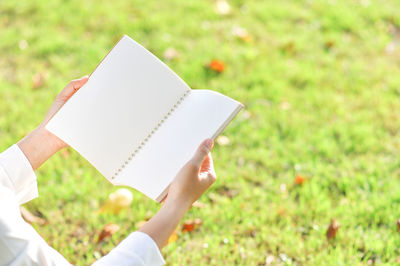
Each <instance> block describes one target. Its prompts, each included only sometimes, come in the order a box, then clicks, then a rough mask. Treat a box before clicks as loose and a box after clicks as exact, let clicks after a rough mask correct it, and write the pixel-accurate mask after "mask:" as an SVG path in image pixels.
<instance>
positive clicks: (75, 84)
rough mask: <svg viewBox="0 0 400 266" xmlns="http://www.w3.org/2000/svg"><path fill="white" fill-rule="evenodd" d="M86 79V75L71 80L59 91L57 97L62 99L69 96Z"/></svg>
mask: <svg viewBox="0 0 400 266" xmlns="http://www.w3.org/2000/svg"><path fill="white" fill-rule="evenodd" d="M88 79H89V77H88V76H84V77H82V78H80V79H75V80H72V81H71V82H70V83H68V85H67V86H65V88H64V89H63V90H62V91H61V92H60V94H59V97H60V98H62V99H69V97H71V96H72V95H73V94H74V93H75V92H76V91H77V90H79V89H80V88H81V87H82V86H83V85H84V84H85V83H86V82H87V81H88Z"/></svg>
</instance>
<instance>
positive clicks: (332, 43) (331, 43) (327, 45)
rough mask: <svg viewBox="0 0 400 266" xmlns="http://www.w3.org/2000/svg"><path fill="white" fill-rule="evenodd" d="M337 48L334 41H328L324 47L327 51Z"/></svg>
mask: <svg viewBox="0 0 400 266" xmlns="http://www.w3.org/2000/svg"><path fill="white" fill-rule="evenodd" d="M334 46H335V42H334V41H331V40H329V41H326V42H325V44H324V47H325V49H326V50H331V49H332V48H333V47H334Z"/></svg>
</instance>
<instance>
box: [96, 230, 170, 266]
mask: <svg viewBox="0 0 400 266" xmlns="http://www.w3.org/2000/svg"><path fill="white" fill-rule="evenodd" d="M164 264H165V261H164V259H163V257H162V255H161V253H160V250H159V249H158V247H157V245H156V243H155V242H154V240H153V239H152V238H151V237H150V236H149V235H147V234H145V233H142V232H138V231H137V232H133V233H131V234H130V235H129V236H128V237H127V238H125V239H124V240H123V241H122V242H121V243H119V245H118V246H117V247H115V248H114V249H113V250H111V252H110V253H108V254H107V255H106V256H104V257H103V258H101V259H99V260H98V261H96V262H95V263H94V264H93V265H94V266H103V265H140V266H142V265H143V266H144V265H146V266H147V265H149V266H150V265H151V266H158V265H164Z"/></svg>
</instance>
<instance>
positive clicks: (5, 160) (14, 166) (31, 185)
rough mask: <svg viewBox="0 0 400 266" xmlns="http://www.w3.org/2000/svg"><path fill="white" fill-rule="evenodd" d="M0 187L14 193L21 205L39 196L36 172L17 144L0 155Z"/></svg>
mask: <svg viewBox="0 0 400 266" xmlns="http://www.w3.org/2000/svg"><path fill="white" fill-rule="evenodd" d="M0 185H1V186H3V187H6V188H8V189H10V190H11V191H12V192H14V194H15V196H16V198H17V201H18V203H19V204H23V203H25V202H28V201H30V200H32V199H34V198H36V197H37V196H38V189H37V182H36V175H35V172H34V171H33V169H32V166H31V164H30V162H29V161H28V159H27V158H26V156H25V154H24V153H23V152H22V151H21V149H20V148H19V147H18V145H17V144H14V145H13V146H11V147H10V148H8V149H7V150H6V151H4V152H2V153H0Z"/></svg>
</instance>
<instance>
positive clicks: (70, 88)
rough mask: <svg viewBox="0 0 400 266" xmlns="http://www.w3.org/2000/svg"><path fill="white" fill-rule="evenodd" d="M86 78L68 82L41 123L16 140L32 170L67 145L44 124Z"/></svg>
mask: <svg viewBox="0 0 400 266" xmlns="http://www.w3.org/2000/svg"><path fill="white" fill-rule="evenodd" d="M87 80H88V77H87V76H85V77H82V78H80V79H76V80H73V81H71V82H70V83H68V85H67V86H66V87H65V88H64V89H63V90H62V91H61V92H60V93H59V94H58V95H57V97H56V99H55V101H54V102H53V104H52V106H51V107H50V109H49V111H48V112H47V115H46V117H45V118H44V120H43V121H42V123H41V124H40V125H39V126H38V127H37V128H36V129H34V130H33V131H32V132H30V133H29V134H28V135H27V136H25V137H24V138H23V139H22V140H20V141H19V142H18V146H19V148H20V149H21V150H22V152H23V153H24V154H25V156H26V157H27V158H28V160H29V162H30V163H31V165H32V168H33V169H34V170H36V169H37V168H39V166H40V165H42V164H43V163H44V162H45V161H46V160H47V159H48V158H50V157H51V156H52V155H53V154H54V153H56V152H57V151H58V150H60V149H62V148H64V147H66V146H67V144H66V143H65V142H63V141H62V140H61V139H59V138H58V137H56V136H55V135H53V134H52V133H50V132H49V131H47V129H46V125H47V123H48V122H49V121H50V119H51V118H52V117H53V116H54V115H55V114H56V113H57V112H58V110H60V108H61V107H62V106H63V105H64V104H65V103H66V102H67V101H68V99H69V98H70V97H71V96H72V95H73V94H74V93H75V92H76V91H77V90H78V89H80V88H81V87H82V86H83V85H84V84H85V83H86V82H87Z"/></svg>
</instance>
